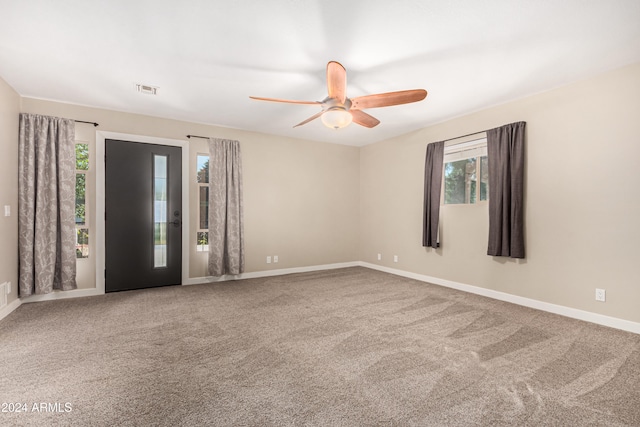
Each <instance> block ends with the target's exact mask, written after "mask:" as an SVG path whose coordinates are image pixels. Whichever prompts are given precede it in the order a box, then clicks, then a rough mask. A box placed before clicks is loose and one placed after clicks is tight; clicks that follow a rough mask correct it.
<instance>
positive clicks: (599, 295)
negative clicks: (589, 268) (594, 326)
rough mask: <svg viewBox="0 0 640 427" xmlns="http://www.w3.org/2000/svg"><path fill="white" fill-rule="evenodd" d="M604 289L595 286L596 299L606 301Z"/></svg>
mask: <svg viewBox="0 0 640 427" xmlns="http://www.w3.org/2000/svg"><path fill="white" fill-rule="evenodd" d="M606 296H607V295H606V291H605V290H604V289H597V288H596V301H602V302H605V301H606Z"/></svg>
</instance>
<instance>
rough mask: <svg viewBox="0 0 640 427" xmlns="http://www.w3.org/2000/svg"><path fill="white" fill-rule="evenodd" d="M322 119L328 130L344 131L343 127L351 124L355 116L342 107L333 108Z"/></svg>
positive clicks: (323, 114)
mask: <svg viewBox="0 0 640 427" xmlns="http://www.w3.org/2000/svg"><path fill="white" fill-rule="evenodd" d="M320 119H321V120H322V123H323V124H324V125H325V126H326V127H328V128H331V129H342V128H343V127H347V126H349V125H350V124H351V122H352V121H353V116H352V115H351V113H350V112H348V111H347V110H345V109H344V108H342V107H333V108H330V109H328V110H327V111H325V112H324V113H322V117H321V118H320Z"/></svg>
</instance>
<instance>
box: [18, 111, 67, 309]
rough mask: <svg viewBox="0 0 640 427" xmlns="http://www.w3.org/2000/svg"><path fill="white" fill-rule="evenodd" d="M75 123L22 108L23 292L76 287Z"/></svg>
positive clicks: (20, 237)
mask: <svg viewBox="0 0 640 427" xmlns="http://www.w3.org/2000/svg"><path fill="white" fill-rule="evenodd" d="M75 169H76V167H75V123H74V121H73V120H70V119H61V118H57V117H47V116H40V115H36V114H20V133H19V152H18V174H19V176H18V187H19V188H18V197H19V198H18V250H19V254H20V267H19V271H20V279H19V295H20V297H27V296H29V295H32V294H46V293H49V292H52V291H53V290H54V289H60V290H64V291H66V290H70V289H76V228H75V213H74V211H75Z"/></svg>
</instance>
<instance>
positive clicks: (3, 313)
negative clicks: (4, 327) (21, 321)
mask: <svg viewBox="0 0 640 427" xmlns="http://www.w3.org/2000/svg"><path fill="white" fill-rule="evenodd" d="M21 304H22V301H20V298H18V299H16V300H14V301H11V302H10V303H9V304H7V305H5V306H4V307H2V308H0V320H2V319H4V318H5V317H7V316H8V315H9V314H11V312H12V311H13V310H15V309H16V308H18V307H20V305H21Z"/></svg>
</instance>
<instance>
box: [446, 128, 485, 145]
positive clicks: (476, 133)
mask: <svg viewBox="0 0 640 427" xmlns="http://www.w3.org/2000/svg"><path fill="white" fill-rule="evenodd" d="M491 129H493V128H491ZM491 129H485V130H481V131H478V132H473V133H468V134H466V135H462V136H456V137H455V138H449V139H445V140H444V141H443V142H447V141H453V140H454V139H460V138H466V137H468V136H471V135H478V134H480V133H485V132H486V131H488V130H491ZM460 144H462V143H460Z"/></svg>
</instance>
